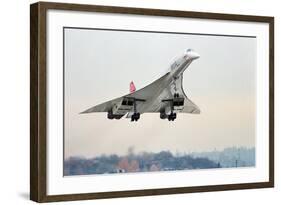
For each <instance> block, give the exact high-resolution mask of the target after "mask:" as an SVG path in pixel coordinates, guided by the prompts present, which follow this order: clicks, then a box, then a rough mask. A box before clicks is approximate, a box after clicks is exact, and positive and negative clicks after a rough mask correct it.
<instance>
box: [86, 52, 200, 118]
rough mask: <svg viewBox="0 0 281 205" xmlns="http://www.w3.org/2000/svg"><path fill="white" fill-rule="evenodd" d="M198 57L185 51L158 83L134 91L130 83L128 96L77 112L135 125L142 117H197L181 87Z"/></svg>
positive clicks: (193, 105)
mask: <svg viewBox="0 0 281 205" xmlns="http://www.w3.org/2000/svg"><path fill="white" fill-rule="evenodd" d="M199 57H200V56H199V55H198V54H197V53H196V52H195V51H193V50H192V49H187V50H185V51H184V53H183V54H182V55H181V56H180V57H179V58H177V59H176V60H175V61H174V62H173V63H172V64H171V66H170V67H169V70H168V71H167V73H166V74H164V75H163V76H162V77H160V78H159V79H157V80H155V81H154V82H152V83H151V84H149V85H147V86H146V87H144V88H142V89H139V90H136V88H135V85H134V83H133V82H131V83H130V93H129V94H127V95H124V96H122V97H119V98H116V99H113V100H110V101H107V102H104V103H101V104H99V105H96V106H94V107H91V108H90V109H87V110H85V111H84V112H81V114H84V113H93V112H107V118H108V119H118V120H119V119H121V118H122V117H123V116H125V117H126V118H130V119H131V121H138V120H139V119H140V115H141V114H143V113H160V118H161V119H168V120H169V121H174V120H175V119H176V117H177V113H192V114H199V113H200V109H199V108H198V106H197V105H195V104H194V103H193V102H192V101H191V100H190V99H188V97H187V96H186V94H185V92H184V90H183V87H182V80H183V72H184V71H185V70H186V68H187V67H188V66H189V65H190V64H191V62H192V61H194V60H195V59H198V58H199Z"/></svg>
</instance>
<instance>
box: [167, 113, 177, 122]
mask: <svg viewBox="0 0 281 205" xmlns="http://www.w3.org/2000/svg"><path fill="white" fill-rule="evenodd" d="M176 118H177V113H171V114H170V115H168V120H169V121H174V120H175V119H176Z"/></svg>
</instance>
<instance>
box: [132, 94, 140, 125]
mask: <svg viewBox="0 0 281 205" xmlns="http://www.w3.org/2000/svg"><path fill="white" fill-rule="evenodd" d="M139 119H140V113H139V112H137V102H136V100H135V99H134V114H133V115H132V117H131V122H133V121H138V120H139Z"/></svg>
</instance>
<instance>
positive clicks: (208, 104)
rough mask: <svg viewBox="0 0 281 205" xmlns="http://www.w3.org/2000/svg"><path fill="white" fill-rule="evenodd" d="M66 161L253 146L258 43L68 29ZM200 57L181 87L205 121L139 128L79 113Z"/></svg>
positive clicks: (180, 119) (147, 117)
mask: <svg viewBox="0 0 281 205" xmlns="http://www.w3.org/2000/svg"><path fill="white" fill-rule="evenodd" d="M64 37H65V39H64V40H65V44H64V45H65V54H64V56H65V67H64V69H65V72H64V73H65V92H64V95H65V105H64V107H65V116H64V123H65V124H64V125H65V126H64V128H65V130H64V142H65V144H64V146H65V149H64V150H65V157H66V158H67V157H70V156H80V157H87V158H90V157H95V156H99V155H102V154H106V155H109V154H119V155H124V154H126V153H127V152H128V149H129V148H130V147H131V148H133V149H134V151H135V152H144V151H146V152H159V151H163V150H165V151H171V152H173V153H190V152H201V151H212V150H215V149H216V150H221V149H224V148H227V147H233V146H237V147H239V146H245V147H254V146H255V109H256V108H255V102H256V100H255V98H256V90H255V87H256V86H255V83H256V81H255V79H256V72H255V71H256V38H248V37H230V36H209V35H190V34H167V33H150V32H149V33H148V32H128V31H105V30H92V29H70V28H66V29H65V30H64ZM188 48H191V49H194V50H195V51H196V52H197V53H199V54H200V56H201V57H200V58H199V59H197V60H195V61H194V62H192V63H191V65H190V66H189V67H188V68H187V69H186V71H185V72H184V77H183V88H184V90H185V93H186V94H187V96H188V97H189V99H191V100H192V101H193V102H194V103H195V104H196V105H198V106H199V108H200V110H201V114H199V115H194V114H186V113H182V114H178V115H177V119H176V120H175V121H174V122H170V121H168V120H161V119H160V117H159V113H152V114H151V113H149V114H148V113H145V114H143V115H141V118H140V120H139V121H138V122H131V121H130V119H126V118H124V119H123V118H122V119H121V120H108V119H107V113H90V114H83V115H81V114H79V113H80V112H82V111H84V110H86V109H88V108H90V107H93V106H95V105H97V104H100V103H103V102H105V101H108V100H111V99H114V98H116V97H120V96H123V95H125V94H128V93H129V83H130V82H131V81H133V82H134V84H135V86H136V89H140V88H142V87H144V86H146V85H148V84H150V83H151V82H153V81H154V80H156V79H158V78H159V77H161V76H162V75H163V74H164V73H165V72H166V71H167V70H168V68H169V66H170V65H171V64H172V63H173V60H174V59H175V58H176V57H177V56H179V55H181V54H182V53H183V52H184V51H185V50H186V49H188Z"/></svg>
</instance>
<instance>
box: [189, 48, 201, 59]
mask: <svg viewBox="0 0 281 205" xmlns="http://www.w3.org/2000/svg"><path fill="white" fill-rule="evenodd" d="M186 53H187V55H188V57H190V58H191V59H197V58H200V55H199V54H198V53H196V52H195V51H194V50H191V49H188V50H187V52H186Z"/></svg>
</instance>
